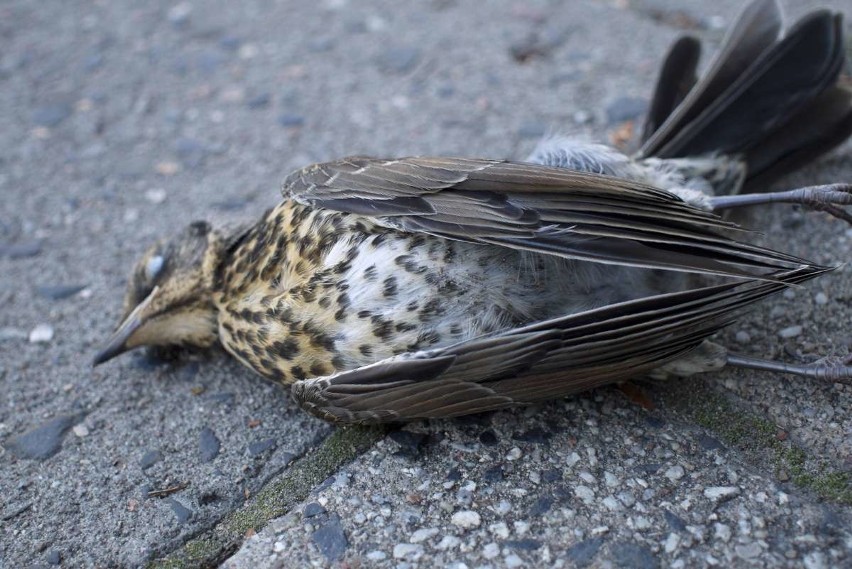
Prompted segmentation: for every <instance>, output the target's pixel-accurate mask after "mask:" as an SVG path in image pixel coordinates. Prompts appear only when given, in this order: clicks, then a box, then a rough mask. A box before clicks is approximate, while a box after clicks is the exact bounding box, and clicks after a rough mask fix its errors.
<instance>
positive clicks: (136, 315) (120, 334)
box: [92, 287, 159, 366]
mask: <svg viewBox="0 0 852 569" xmlns="http://www.w3.org/2000/svg"><path fill="white" fill-rule="evenodd" d="M158 288H159V287H155V288H154V290H153V291H151V294H149V295H148V296H147V298H145V300H143V301H142V302H140V303H139V305H138V306H137V307H136V308H134V309H133V312H131V313H130V314H128V315H127V318H125V319H124V321H123V322H122V323H121V325H120V326H119V327H118V328H117V329H116V331H115V332H113V333H112V336H110V338H109V340H107V343H106V346H104V347H103V349H101V351H100V352H98V353H97V355H96V356H95V359H94V361H93V362H92V365H93V366H96V365H100V364H102V363H104V362H106V361H109V360H111V359H112V358H114V357H116V356H118V355H121V354H123V353H124V352H126V351H128V350H130V349H132V348H135V347H136V344H134V343H131V342H130V339H131V337H132V336H133V334H134V332H136V330H138V329H139V327H140V326H142V324H144V323H145V321H146V320H147V317H148V315H147V314H146V312H147V311H148V306H150V304H151V299H153V298H154V295H155V294H157V289H158Z"/></svg>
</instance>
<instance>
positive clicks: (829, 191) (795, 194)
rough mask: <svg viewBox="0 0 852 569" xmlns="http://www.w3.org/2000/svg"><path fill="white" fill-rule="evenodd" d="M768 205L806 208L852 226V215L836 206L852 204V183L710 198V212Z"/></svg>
mask: <svg viewBox="0 0 852 569" xmlns="http://www.w3.org/2000/svg"><path fill="white" fill-rule="evenodd" d="M771 203H792V204H799V205H801V206H804V207H806V208H808V209H813V210H816V211H824V212H825V213H828V214H830V215H833V216H834V217H836V218H838V219H842V220H844V221H846V222H847V223H849V224H852V214H850V213H849V212H847V211H845V210H844V209H842V207H839V206H847V205H852V184H826V185H822V186H806V187H804V188H798V189H795V190H788V191H785V192H766V193H757V194H740V195H737V196H714V197H711V198H710V207H712V208H713V211H719V210H722V209H732V208H735V207H744V206H750V205H762V204H771Z"/></svg>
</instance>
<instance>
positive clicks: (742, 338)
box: [736, 330, 751, 344]
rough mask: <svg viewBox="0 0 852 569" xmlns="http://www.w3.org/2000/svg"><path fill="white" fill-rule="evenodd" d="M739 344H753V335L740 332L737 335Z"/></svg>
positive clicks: (743, 331)
mask: <svg viewBox="0 0 852 569" xmlns="http://www.w3.org/2000/svg"><path fill="white" fill-rule="evenodd" d="M736 340H737V343H739V344H748V343H749V342H751V334H749V333H748V332H746V331H745V330H740V331H739V332H737V335H736Z"/></svg>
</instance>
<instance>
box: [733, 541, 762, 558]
mask: <svg viewBox="0 0 852 569" xmlns="http://www.w3.org/2000/svg"><path fill="white" fill-rule="evenodd" d="M734 551H735V552H736V553H737V555H739V556H740V557H742V558H743V559H754V558H755V557H757V556H758V555H760V544H758V543H757V542H756V541H753V542H751V543H749V544H745V545H737V546H736V547H734Z"/></svg>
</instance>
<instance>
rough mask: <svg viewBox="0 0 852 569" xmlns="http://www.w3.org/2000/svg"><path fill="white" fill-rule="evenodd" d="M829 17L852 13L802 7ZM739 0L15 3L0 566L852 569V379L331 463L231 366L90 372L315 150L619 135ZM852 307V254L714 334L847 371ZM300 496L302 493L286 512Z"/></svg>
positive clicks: (750, 378) (217, 358) (4, 76)
mask: <svg viewBox="0 0 852 569" xmlns="http://www.w3.org/2000/svg"><path fill="white" fill-rule="evenodd" d="M819 4H829V5H832V6H834V7H835V8H844V7H845V8H847V9H848V8H849V6H848V2H846V1H844V0H833V1H831V2H815V1H811V0H808V1H807V2H795V3H794V2H789V1H788V2H785V7H787V8H788V12H789V13H790V14H791V15H795V14H800V13H802V12H803V11H804V10H806V9H807V8H809V7H813V6H816V5H819ZM739 5H740V1H739V0H720V1H718V2H714V3H713V4H712V6H709V5H707V4H706V3H705V2H699V1H698V0H689V1H681V2H673V1H670V0H625V1H618V2H608V1H595V0H579V1H576V2H570V3H562V4H560V3H554V2H550V1H546V0H537V1H533V2H516V1H511V0H508V1H502V0H501V1H495V2H489V3H488V5H487V8H485V7H484V6H483V5H482V4H480V3H476V2H463V1H453V0H430V1H424V2H419V3H416V4H406V5H405V7H404V8H402V7H401V5H400V4H398V3H396V2H390V0H365V1H363V2H360V1H359V2H357V3H356V2H354V1H353V0H348V1H347V0H321V1H319V2H313V3H304V2H296V1H288V2H272V1H259V0H253V1H249V2H244V3H218V2H212V1H207V2H204V1H190V2H181V3H178V4H172V3H166V2H157V1H155V2H148V3H143V4H139V3H132V2H127V1H117V2H96V3H76V2H58V1H56V0H48V1H47V2H42V3H30V2H23V1H18V0H11V1H8V2H5V3H4V4H3V5H2V6H0V37H2V39H3V49H2V52H0V196H2V197H3V198H5V199H4V200H3V203H4V207H2V208H0V389H2V391H3V393H4V405H3V406H2V408H0V486H2V488H4V500H3V502H2V504H0V520H2V524H0V532H1V533H0V566H9V567H17V566H31V565H62V566H69V567H71V566H74V567H77V566H140V565H145V564H146V563H148V562H150V561H152V560H155V559H158V558H161V557H164V556H166V555H169V554H170V553H173V554H174V555H178V554H180V555H178V557H179V558H180V559H183V560H184V564H186V565H189V566H193V565H197V564H198V563H199V562H198V561H192V560H193V559H195V560H198V559H205V560H207V562H215V561H221V560H222V559H224V558H225V557H227V556H228V555H229V554H230V552H231V551H232V549H233V546H234V545H235V544H238V542H239V540H241V539H243V538H244V537H246V538H247V539H246V540H245V544H244V546H243V547H242V548H241V549H239V551H238V552H237V553H236V554H235V555H234V556H233V557H231V558H230V559H229V560H228V561H226V562H225V563H226V565H227V566H230V567H243V566H251V565H254V566H257V567H266V566H283V567H295V566H305V565H308V564H311V565H315V566H320V567H324V566H336V565H341V564H347V563H348V564H349V565H350V566H352V565H354V564H355V563H356V562H360V563H361V564H362V566H379V567H395V568H399V569H405V568H406V567H430V566H432V565H433V564H438V565H441V564H443V565H445V566H447V567H457V568H459V569H461V568H462V567H471V568H473V567H480V566H482V567H488V566H491V567H549V566H566V567H571V566H579V567H586V566H614V567H618V566H642V567H657V566H659V567H663V566H672V567H678V566H681V567H701V566H713V565H718V566H723V567H724V566H731V565H744V564H747V563H748V564H752V565H755V566H790V567H798V566H802V565H804V566H806V567H809V568H819V567H833V566H843V565H848V564H850V563H852V535H850V530H849V528H850V527H852V516H850V503H852V489H851V488H850V477H852V417H850V414H849V410H850V409H852V390H850V389H849V388H848V387H844V386H837V385H835V386H832V385H825V384H818V383H815V382H809V381H804V380H798V379H794V378H789V377H771V376H770V377H767V375H766V374H758V373H752V372H744V371H730V370H727V371H724V372H722V373H719V374H716V375H714V376H713V377H709V378H706V379H700V380H695V381H690V382H684V383H682V384H679V385H672V384H668V385H662V386H660V385H644V386H643V387H642V389H644V390H645V396H644V399H647V400H650V401H653V402H654V403H655V407H654V409H653V410H650V411H649V410H645V409H644V408H642V407H640V406H638V405H637V404H636V403H634V402H632V401H631V400H630V399H640V400H641V399H643V398H642V397H638V398H637V397H636V396H634V397H632V398H630V399H629V398H627V397H625V396H624V395H622V394H621V393H620V392H619V391H617V390H615V389H602V390H599V391H597V392H594V393H591V394H586V395H582V396H579V397H576V398H572V399H569V400H565V401H557V402H554V403H552V404H548V405H544V406H541V407H537V408H534V409H528V410H516V411H511V412H503V413H496V414H493V415H490V416H487V417H477V418H473V419H470V420H466V421H461V420H459V421H436V422H431V423H420V424H416V425H411V426H409V427H407V428H406V429H405V430H403V431H397V432H396V433H392V434H391V435H390V436H389V437H388V438H385V439H384V440H382V441H381V442H379V443H378V444H376V445H375V446H373V447H372V448H371V449H370V450H368V451H367V452H366V453H365V454H363V455H361V456H360V458H357V459H356V460H355V461H354V462H351V463H349V464H347V465H345V466H343V467H342V469H339V464H340V462H341V461H342V459H341V458H340V457H347V458H346V460H349V457H351V456H354V454H356V449H357V450H360V449H361V448H362V446H359V445H352V446H351V448H350V447H346V448H349V450H348V451H346V452H343V451H339V447H340V448H342V447H345V446H346V444H344V443H345V441H346V440H348V439H347V437H350V436H351V437H358V436H361V435H359V434H358V433H356V432H343V433H340V435H339V438H338V439H335V437H332V438H331V439H329V438H327V437H328V435H329V434H330V433H332V432H333V429H331V428H330V427H329V426H327V425H325V424H324V423H321V422H319V421H317V420H314V419H312V418H310V417H308V416H306V415H305V414H303V413H302V412H300V411H299V410H298V409H297V408H296V407H295V406H294V405H293V404H292V403H291V401H290V399H289V395H288V394H287V392H286V391H285V390H283V389H280V388H278V387H277V386H274V385H270V384H268V383H266V382H264V381H262V380H260V379H258V378H257V377H255V376H254V375H252V374H251V372H249V371H247V370H246V369H244V368H242V367H241V366H239V365H237V364H236V363H234V362H232V361H230V360H229V359H228V358H227V357H225V356H224V355H223V354H212V355H209V356H199V355H188V356H186V355H185V356H183V357H182V358H180V359H178V360H174V361H166V362H162V361H159V360H157V359H154V358H152V357H149V356H146V355H144V354H141V353H140V354H132V355H126V356H123V357H121V358H119V359H117V360H116V361H115V362H110V363H109V364H107V365H104V366H102V367H99V368H95V369H92V368H91V366H90V361H91V358H92V357H93V355H94V353H95V351H96V350H97V348H98V347H99V345H100V343H101V342H102V341H103V340H104V339H105V338H106V337H107V336H108V334H109V333H110V332H111V330H112V328H113V326H114V325H115V324H116V320H117V318H118V316H119V315H120V311H121V298H122V295H123V287H124V283H125V279H126V277H127V273H128V271H129V269H130V266H131V265H132V263H133V262H134V260H135V258H136V257H137V256H138V255H140V254H141V253H142V251H144V250H145V249H146V248H147V247H148V246H149V245H150V243H151V242H152V241H153V240H155V239H157V238H159V237H161V236H164V235H168V234H170V233H174V232H176V231H177V230H178V228H180V227H182V226H183V225H185V224H186V223H187V222H188V221H191V220H192V219H194V218H206V219H210V220H212V221H214V222H216V223H238V222H241V221H245V220H249V219H253V218H256V217H257V216H258V215H259V214H260V213H261V212H262V211H263V210H264V208H265V207H267V206H269V205H271V204H274V203H275V202H276V201H277V199H278V192H277V188H278V184H279V182H280V180H281V179H282V178H283V176H284V175H286V174H287V173H288V172H289V171H291V170H292V169H294V168H296V167H300V166H303V165H306V164H308V163H310V162H314V161H320V160H326V159H332V158H337V157H340V156H343V155H347V154H372V155H384V156H394V155H409V154H444V155H474V156H486V157H495V158H501V157H513V158H522V157H524V156H525V155H526V153H528V152H529V151H530V150H531V149H532V147H533V145H534V144H535V142H536V140H537V139H538V138H539V137H540V136H541V135H543V134H546V133H549V132H560V133H569V134H576V135H580V136H586V137H590V138H593V139H597V140H602V141H609V140H620V139H621V138H622V137H623V135H624V133H625V128H626V124H627V123H625V122H624V121H629V120H630V119H631V118H633V117H636V116H637V113H641V111H642V109H643V108H644V105H645V104H647V99H648V96H649V94H650V93H649V92H650V89H651V86H652V84H653V81H654V77H655V72H656V66H657V64H658V62H659V60H660V57H661V55H662V54H663V53H664V51H665V49H666V47H667V46H668V44H669V43H670V42H671V41H672V40H673V39H674V38H675V37H676V36H677V35H679V34H681V33H683V32H684V31H689V32H691V33H695V34H698V35H700V36H702V37H703V38H705V39H706V40H708V41H709V42H711V44H714V45H715V44H716V43H717V42H718V41H719V39H720V38H721V36H722V33H723V31H722V30H723V28H724V27H725V26H727V25H729V24H730V23H731V22H732V20H733V18H734V17H735V15H736V11H737V9H738V8H739ZM847 29H848V24H847ZM627 131H628V132H629V129H627ZM850 156H852V144H849V143H847V144H846V145H845V146H844V147H842V148H841V149H839V150H838V151H836V152H835V153H833V154H832V155H831V156H828V157H826V158H824V159H823V160H821V161H820V162H819V163H818V164H815V165H813V166H811V167H809V168H808V169H806V170H805V171H803V172H801V173H799V174H797V175H796V176H795V177H791V178H789V179H788V180H786V181H785V182H784V183H783V186H784V187H792V186H795V185H797V184H798V185H801V184H807V183H819V182H831V181H838V180H849V179H852V161H850V159H849V158H850ZM742 221H748V222H749V223H750V224H751V225H753V226H755V227H756V228H758V229H760V230H761V231H763V232H764V235H765V237H762V239H763V240H764V243H767V244H771V245H774V246H777V247H780V248H783V249H784V250H786V251H788V252H790V253H793V254H798V255H802V256H805V257H808V258H810V259H812V260H814V261H817V262H821V263H842V262H847V261H848V260H849V259H850V250H852V231H849V230H848V228H847V227H846V226H844V225H843V224H842V223H840V222H836V221H834V220H831V219H828V218H827V217H825V216H824V215H821V214H814V213H806V212H800V211H797V210H795V209H793V208H789V207H778V208H772V209H764V210H761V211H760V212H759V216H752V217H744V218H743V219H742ZM850 299H852V272H850V269H849V268H848V267H846V268H842V269H839V270H838V271H836V272H834V273H833V274H830V275H827V276H825V277H823V278H821V279H819V280H818V281H817V282H814V283H810V284H808V285H807V286H806V287H802V288H801V289H796V290H792V291H789V293H788V294H785V295H783V296H779V297H777V298H775V299H773V300H772V301H771V302H767V303H765V304H764V305H763V306H761V307H760V308H758V309H757V310H755V311H754V312H753V313H751V314H750V315H748V316H747V317H745V318H744V319H742V320H741V321H740V322H739V323H737V324H736V325H734V326H732V327H731V328H729V329H728V330H726V331H725V332H723V333H722V335H721V339H722V340H723V341H725V342H726V343H727V344H728V345H730V346H734V347H736V349H738V350H740V351H742V352H744V353H746V354H750V355H757V356H761V357H776V358H782V359H785V360H787V361H814V360H817V359H819V358H823V357H833V356H845V355H846V354H847V353H848V351H849V349H850V343H851V342H850V335H849V327H848V322H849V321H850V317H852V309H850ZM377 436H378V435H371V436H369V437H366V438H364V439H363V440H362V443H363V441H370V442H371V441H372V440H374V439H375V438H377ZM332 439H334V440H332ZM329 441H332V442H329ZM341 441H342V442H341ZM332 443H333V444H332ZM341 445H342V447H341ZM316 447H319V448H318V450H317V452H315V453H310V454H306V453H308V451H309V450H310V449H312V448H316ZM335 453H337V454H335ZM335 457H337V459H335ZM338 459H339V460H338ZM288 476H289V477H288ZM322 480H325V482H322ZM282 481H283V482H282ZM321 482H322V483H321ZM276 483H279V484H278V486H276ZM272 487H274V488H276V491H275V492H273V491H271V490H269V489H270V488H272ZM264 488H266V493H264V491H263V489H264ZM282 489H283V490H282ZM278 490H282V491H286V492H290V495H291V496H292V500H288V499H286V497H285V498H281V497H280V496H279V497H278V498H275V499H272V498H270V499H269V500H267V499H266V497H267V496H268V495H269V496H278V494H276V492H278ZM293 502H298V503H295V504H294V503H293ZM270 516H275V519H273V520H272V521H270V522H268V523H267V520H268V518H269V517H270ZM246 520H248V521H246ZM217 524H218V525H217ZM264 526H265V527H264ZM226 530H227V531H226ZM225 534H227V536H228V537H227V539H224V538H222V539H219V538H217V537H216V536H222V535H225ZM252 535H253V536H254V537H250V536H252ZM211 536H213V537H211ZM191 538H192V541H188V540H190V539H191ZM214 538H215V539H214ZM235 540H236V541H235ZM184 544H186V545H184ZM205 548H206V549H205ZM190 550H191V551H190ZM196 554H197V555H196ZM187 560H189V561H187Z"/></svg>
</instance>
